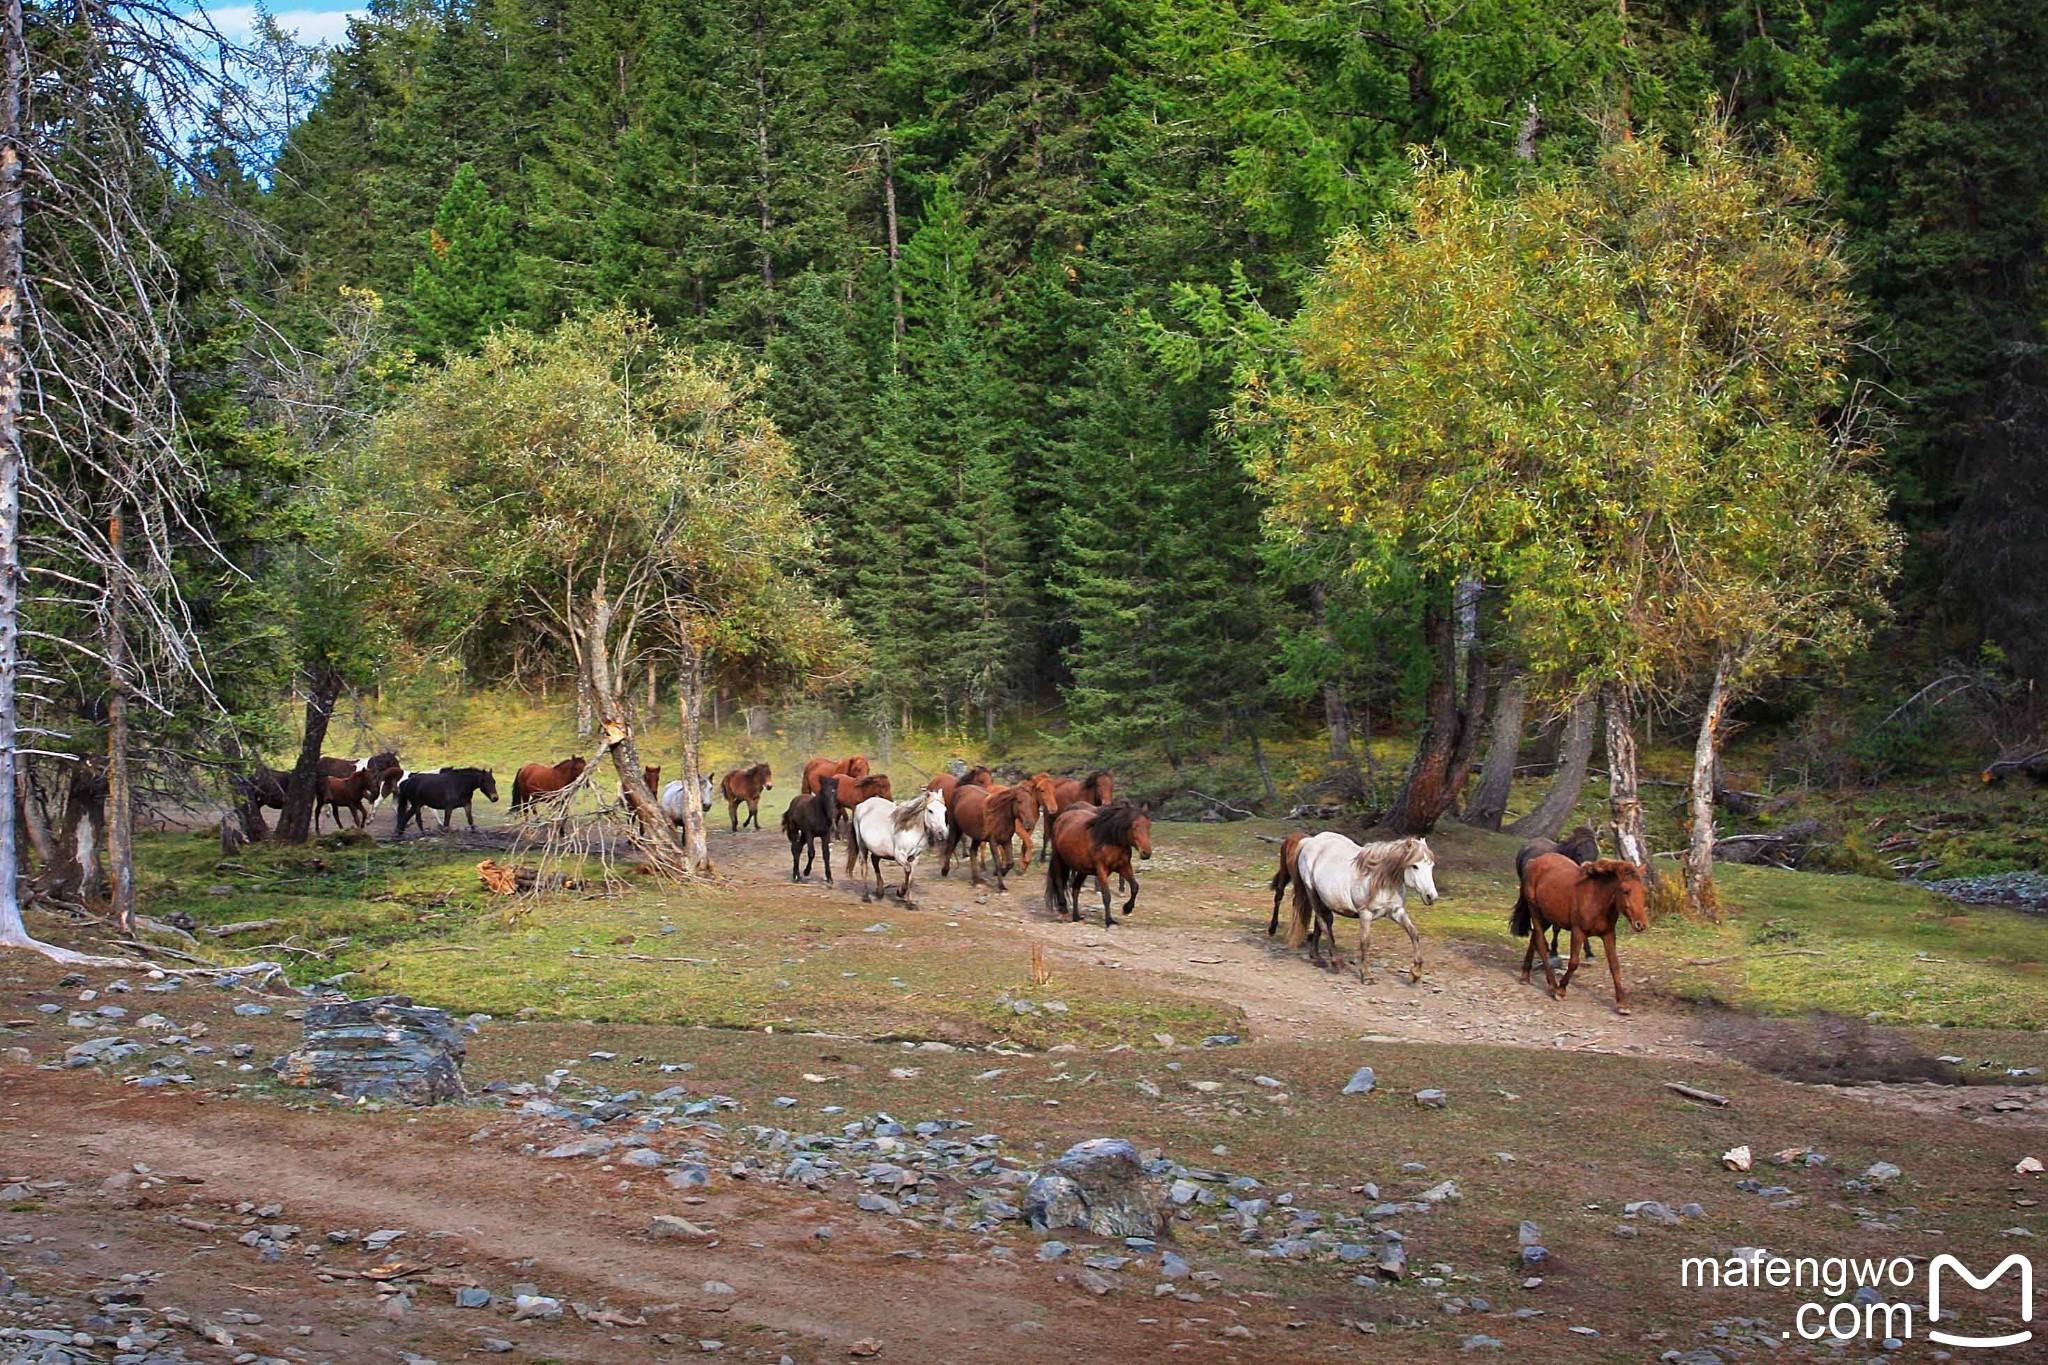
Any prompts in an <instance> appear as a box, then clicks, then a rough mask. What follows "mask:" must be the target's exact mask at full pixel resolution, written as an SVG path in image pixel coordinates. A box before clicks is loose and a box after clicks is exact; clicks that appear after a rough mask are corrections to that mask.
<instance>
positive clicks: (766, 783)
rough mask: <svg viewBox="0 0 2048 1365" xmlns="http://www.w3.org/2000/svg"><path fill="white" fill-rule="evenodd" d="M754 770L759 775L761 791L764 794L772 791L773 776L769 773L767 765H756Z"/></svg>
mask: <svg viewBox="0 0 2048 1365" xmlns="http://www.w3.org/2000/svg"><path fill="white" fill-rule="evenodd" d="M755 770H756V771H757V772H759V773H760V774H761V790H762V791H764V792H772V791H774V790H775V774H774V773H773V772H771V771H769V768H768V765H767V764H766V763H759V764H756V765H755Z"/></svg>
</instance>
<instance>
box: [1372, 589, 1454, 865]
mask: <svg viewBox="0 0 2048 1365" xmlns="http://www.w3.org/2000/svg"><path fill="white" fill-rule="evenodd" d="M1422 639H1423V643H1424V645H1425V646H1426V647H1427V648H1428V651H1429V656H1430V676H1429V691H1428V693H1427V694H1426V698H1425V711H1424V720H1423V723H1422V733H1421V735H1420V736H1418V737H1417V738H1416V741H1415V759H1414V761H1413V762H1412V763H1410V764H1409V765H1408V778H1407V780H1406V781H1404V782H1403V783H1402V784H1401V791H1400V794H1399V795H1398V796H1396V797H1395V798H1394V808H1393V809H1392V810H1391V811H1389V812H1387V820H1386V824H1387V828H1388V829H1391V830H1392V831H1393V832H1394V833H1396V834H1398V835H1403V836H1414V835H1420V834H1427V833H1429V832H1430V831H1431V830H1432V829H1435V828H1436V822H1437V821H1438V820H1439V819H1441V818H1442V817H1443V813H1444V812H1445V811H1447V810H1449V809H1450V808H1451V802H1452V801H1454V800H1455V799H1457V794H1458V793H1457V789H1456V788H1455V787H1453V786H1452V785H1451V762H1452V759H1453V758H1454V756H1455V755H1456V752H1457V748H1458V656H1457V649H1456V640H1455V638H1454V635H1453V632H1452V629H1451V614H1450V613H1449V612H1448V611H1446V610H1445V609H1444V605H1443V604H1442V603H1441V602H1439V601H1437V600H1436V598H1435V596H1434V594H1432V595H1431V597H1430V600H1429V602H1428V604H1427V605H1425V606H1424V607H1423V609H1422Z"/></svg>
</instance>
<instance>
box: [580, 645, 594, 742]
mask: <svg viewBox="0 0 2048 1365" xmlns="http://www.w3.org/2000/svg"><path fill="white" fill-rule="evenodd" d="M576 653H577V655H578V657H577V660H576V738H578V739H589V738H590V731H591V728H592V726H593V725H594V724H595V722H594V721H593V719H592V716H593V714H594V708H593V707H592V706H591V704H590V675H589V674H588V673H586V672H585V671H584V668H583V660H582V657H581V656H582V653H583V651H582V650H578V651H576Z"/></svg>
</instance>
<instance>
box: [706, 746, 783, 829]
mask: <svg viewBox="0 0 2048 1365" xmlns="http://www.w3.org/2000/svg"><path fill="white" fill-rule="evenodd" d="M773 776H774V774H773V773H771V772H769V771H768V765H767V764H766V763H753V764H749V765H748V766H746V767H744V768H734V769H733V770H732V771H731V772H729V773H727V774H726V775H725V778H724V780H723V781H721V782H720V783H719V784H718V792H719V795H721V796H723V797H724V798H725V814H726V818H728V819H729V820H731V821H732V832H733V833H734V834H738V833H739V832H740V802H742V801H744V802H746V803H747V823H748V824H750V825H752V826H753V827H754V828H755V829H759V828H761V793H762V792H767V791H774V790H775V783H774V782H773V781H771V780H770V779H771V778H772V777H773Z"/></svg>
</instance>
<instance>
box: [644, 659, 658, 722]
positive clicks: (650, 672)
mask: <svg viewBox="0 0 2048 1365" xmlns="http://www.w3.org/2000/svg"><path fill="white" fill-rule="evenodd" d="M660 700H661V693H660V690H659V689H658V688H657V687H656V686H655V682H654V660H652V659H649V660H648V661H647V715H648V717H649V719H652V718H653V716H654V708H655V706H656V705H657V704H658V703H659V702H660Z"/></svg>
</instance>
